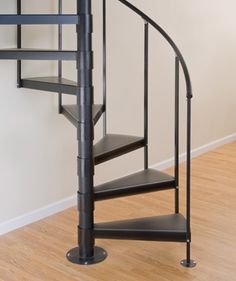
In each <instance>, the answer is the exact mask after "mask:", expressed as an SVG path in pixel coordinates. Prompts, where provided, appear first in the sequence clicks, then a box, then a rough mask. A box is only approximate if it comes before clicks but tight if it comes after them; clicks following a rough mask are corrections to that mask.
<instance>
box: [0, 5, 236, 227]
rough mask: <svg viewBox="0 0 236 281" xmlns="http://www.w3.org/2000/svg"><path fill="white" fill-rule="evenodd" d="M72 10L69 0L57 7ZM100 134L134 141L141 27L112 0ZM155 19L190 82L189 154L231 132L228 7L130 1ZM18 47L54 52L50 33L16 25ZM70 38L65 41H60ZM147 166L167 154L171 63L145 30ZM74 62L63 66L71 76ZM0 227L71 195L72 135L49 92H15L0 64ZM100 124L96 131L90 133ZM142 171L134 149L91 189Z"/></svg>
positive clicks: (235, 88) (233, 54)
mask: <svg viewBox="0 0 236 281" xmlns="http://www.w3.org/2000/svg"><path fill="white" fill-rule="evenodd" d="M64 2H65V3H64V7H65V10H66V12H72V11H73V9H74V7H75V5H74V2H75V1H74V0H69V1H64ZM93 2H94V13H95V19H94V23H95V27H94V32H95V33H94V50H95V51H96V54H95V71H94V84H95V89H96V91H95V94H96V100H100V99H101V93H102V84H101V54H102V49H101V43H102V42H101V18H100V15H101V6H100V4H101V3H100V2H101V1H97V0H96V1H93ZM107 2H108V12H109V15H108V24H109V26H108V71H109V75H108V79H109V82H108V94H109V98H108V104H109V106H110V107H109V111H108V113H109V114H108V116H109V123H108V124H109V126H108V127H109V131H110V132H113V133H127V134H138V135H139V134H142V132H143V129H142V122H143V121H142V116H143V109H142V95H143V68H142V66H143V58H142V55H143V41H142V40H143V34H142V33H141V30H142V29H143V22H142V20H140V19H138V18H137V17H135V16H133V15H132V13H131V12H130V11H128V10H127V9H125V8H124V7H123V6H122V5H121V4H120V3H118V1H116V0H108V1H107ZM131 2H132V3H134V4H136V5H137V6H139V7H140V8H142V9H143V10H144V11H145V12H146V13H147V14H149V15H150V16H151V17H153V19H155V20H156V21H157V22H158V23H159V24H160V25H161V26H162V27H164V29H165V30H166V31H168V33H169V34H170V35H171V37H172V38H173V39H174V40H175V42H176V43H177V45H178V46H179V47H180V49H181V51H182V53H183V54H184V57H185V59H186V62H187V65H188V66H189V70H190V74H191V77H192V82H193V89H194V100H193V147H194V148H197V147H199V146H202V145H204V144H207V143H210V142H212V141H215V140H217V139H221V138H224V137H226V136H228V135H232V134H235V133H236V122H235V106H236V95H235V92H236V81H235V77H234V76H235V71H234V70H235V68H236V51H235V50H236V36H235V34H236V33H235V31H236V21H235V20H234V19H235V17H234V11H235V8H236V4H235V1H233V0H227V1H215V0H214V1H213V0H209V1H204V2H203V3H204V5H203V3H201V2H199V1H193V0H188V1H184V0H180V1H170V0H165V1H160V0H148V1H143V0H133V1H131ZM14 3H15V1H4V3H3V1H2V2H0V10H1V11H6V13H13V12H14V11H15V4H14ZM23 3H24V5H23V6H24V7H23V9H24V11H25V12H30V11H33V12H38V13H39V12H50V11H56V5H55V2H53V1H51V2H50V1H41V2H40V6H39V7H38V1H37V0H31V1H29V0H24V1H23ZM26 6H27V7H26ZM24 30H25V32H24V46H26V47H27V46H28V47H29V46H31V47H45V48H52V47H56V40H55V39H56V29H55V28H50V27H25V28H24ZM64 30H65V31H68V35H65V43H64V48H72V47H74V46H75V29H74V28H70V27H66V28H65V29H64ZM0 38H1V39H0V47H1V48H5V47H14V45H15V29H14V28H13V27H1V29H0ZM70 38H73V39H70ZM150 38H151V40H150V44H151V49H150V62H151V63H150V149H151V153H150V162H151V164H154V163H157V162H160V161H163V160H165V159H168V158H170V157H171V156H172V153H173V97H174V71H173V70H174V56H173V53H172V52H171V50H170V49H169V48H168V46H167V45H166V43H165V42H164V41H163V39H162V38H161V37H160V36H158V35H156V33H155V32H154V31H153V30H151V32H150ZM23 66H24V75H25V76H27V75H30V76H37V75H39V76H41V75H47V74H50V73H55V66H56V64H55V63H51V62H24V64H23ZM74 66H75V65H74V63H64V68H65V76H66V77H68V78H74V77H76V76H75V72H74V70H73V69H74ZM0 83H1V102H2V105H3V106H2V108H1V111H0V120H1V122H0V132H1V134H0V151H1V159H0V169H1V171H2V173H1V177H0V188H1V189H0V192H1V197H0V223H1V222H5V221H8V220H9V219H12V218H15V217H17V216H20V215H22V214H24V213H27V212H30V211H33V210H35V209H38V208H40V207H43V206H46V205H48V204H51V203H53V202H56V201H58V200H61V199H64V198H66V197H69V196H71V195H74V194H75V193H76V189H77V187H76V186H77V179H76V155H77V152H76V145H77V144H76V132H75V130H74V128H73V126H72V125H70V124H69V123H68V122H67V120H65V119H64V118H63V117H62V116H59V115H57V97H56V95H54V94H47V93H40V92H36V91H31V90H24V89H20V90H19V89H16V87H15V84H16V63H15V62H12V61H1V62H0ZM184 95H185V92H184V87H182V99H181V104H182V105H183V106H182V113H181V132H182V135H183V137H182V148H181V151H182V152H183V151H184V131H185V130H184V128H185V123H186V121H185V110H184V105H185V98H184ZM100 132H101V125H99V126H98V129H96V133H97V134H98V135H100V134H101V133H100ZM141 167H142V151H138V152H134V153H132V154H131V155H128V156H123V157H121V158H119V159H116V160H113V161H111V162H108V163H105V164H102V165H100V166H99V167H97V168H96V180H97V182H101V181H105V180H108V179H111V178H114V177H117V176H119V175H122V174H126V173H128V172H130V171H133V170H137V169H140V168H141Z"/></svg>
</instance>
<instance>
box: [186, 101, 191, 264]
mask: <svg viewBox="0 0 236 281" xmlns="http://www.w3.org/2000/svg"><path fill="white" fill-rule="evenodd" d="M186 189H187V191H186V229H187V236H188V240H187V245H186V252H187V258H186V260H187V263H188V264H190V262H191V248H190V242H191V98H190V97H188V98H187V163H186Z"/></svg>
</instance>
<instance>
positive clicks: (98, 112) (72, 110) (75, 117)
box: [62, 104, 104, 127]
mask: <svg viewBox="0 0 236 281" xmlns="http://www.w3.org/2000/svg"><path fill="white" fill-rule="evenodd" d="M103 112H104V105H103V104H94V105H93V123H94V125H95V124H96V123H97V122H98V120H99V118H100V117H101V116H102V114H103ZM62 114H64V115H65V116H66V118H67V119H68V120H69V121H70V122H71V123H72V124H73V125H74V126H76V127H77V126H78V123H79V122H80V121H81V120H79V117H80V116H79V114H78V107H77V105H75V104H67V105H63V106H62Z"/></svg>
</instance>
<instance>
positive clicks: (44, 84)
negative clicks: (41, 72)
mask: <svg viewBox="0 0 236 281" xmlns="http://www.w3.org/2000/svg"><path fill="white" fill-rule="evenodd" d="M21 86H22V87H23V88H28V89H34V90H41V91H47V92H56V93H59V92H61V93H63V94H70V95H76V90H77V83H76V82H74V81H71V80H69V79H65V78H60V77H57V76H48V77H32V78H24V79H22V81H21Z"/></svg>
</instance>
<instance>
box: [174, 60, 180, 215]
mask: <svg viewBox="0 0 236 281" xmlns="http://www.w3.org/2000/svg"><path fill="white" fill-rule="evenodd" d="M175 213H176V214H177V213H179V58H178V57H176V58H175Z"/></svg>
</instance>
